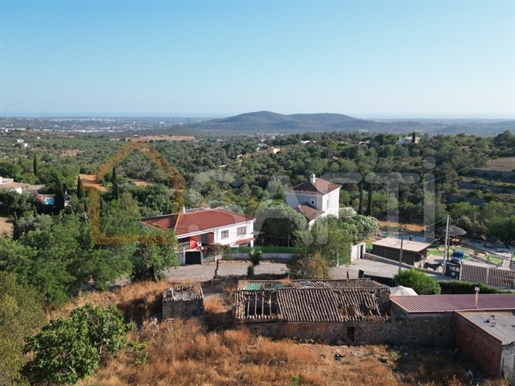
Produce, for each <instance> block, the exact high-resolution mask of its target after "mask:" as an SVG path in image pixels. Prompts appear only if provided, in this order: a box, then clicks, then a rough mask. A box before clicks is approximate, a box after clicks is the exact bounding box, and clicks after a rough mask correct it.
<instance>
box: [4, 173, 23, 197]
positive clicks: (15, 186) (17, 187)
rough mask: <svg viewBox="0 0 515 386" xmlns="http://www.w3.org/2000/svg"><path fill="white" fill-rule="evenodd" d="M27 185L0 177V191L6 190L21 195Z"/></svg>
mask: <svg viewBox="0 0 515 386" xmlns="http://www.w3.org/2000/svg"><path fill="white" fill-rule="evenodd" d="M27 186H29V184H22V183H21V182H14V180H13V179H12V178H5V177H0V189H8V190H12V191H13V192H16V193H19V194H22V193H23V191H24V190H25V188H26V187H27Z"/></svg>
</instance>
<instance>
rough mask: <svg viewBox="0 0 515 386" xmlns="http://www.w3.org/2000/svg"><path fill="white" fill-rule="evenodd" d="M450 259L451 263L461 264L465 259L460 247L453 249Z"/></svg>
mask: <svg viewBox="0 0 515 386" xmlns="http://www.w3.org/2000/svg"><path fill="white" fill-rule="evenodd" d="M451 261H452V262H453V263H458V264H463V262H464V261H465V252H463V251H462V250H461V249H454V250H453V251H452V255H451Z"/></svg>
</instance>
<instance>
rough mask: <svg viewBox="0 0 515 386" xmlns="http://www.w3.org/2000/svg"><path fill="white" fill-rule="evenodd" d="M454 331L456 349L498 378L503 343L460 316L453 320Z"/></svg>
mask: <svg viewBox="0 0 515 386" xmlns="http://www.w3.org/2000/svg"><path fill="white" fill-rule="evenodd" d="M453 329H454V331H455V332H456V333H455V336H454V343H455V344H456V347H458V348H459V349H460V350H461V351H462V352H463V353H464V354H465V356H467V357H468V358H469V359H471V360H472V361H473V362H475V363H476V364H477V365H478V366H479V367H481V369H482V370H483V371H484V372H486V373H487V374H489V375H492V376H495V377H498V376H499V375H500V374H499V372H500V366H501V364H500V362H499V360H500V358H501V350H502V346H501V342H499V341H497V340H496V339H494V338H493V337H492V336H491V335H490V334H487V333H485V332H484V331H482V330H481V329H479V328H477V327H475V326H474V325H472V324H471V323H469V322H468V321H467V320H466V319H464V318H462V317H460V316H459V315H456V317H455V318H454V320H453Z"/></svg>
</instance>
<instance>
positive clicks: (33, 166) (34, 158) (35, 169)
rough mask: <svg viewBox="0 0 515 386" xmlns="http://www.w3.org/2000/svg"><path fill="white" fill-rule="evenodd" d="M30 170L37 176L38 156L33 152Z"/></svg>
mask: <svg viewBox="0 0 515 386" xmlns="http://www.w3.org/2000/svg"><path fill="white" fill-rule="evenodd" d="M32 171H33V172H34V175H35V176H36V177H37V176H38V157H37V155H36V153H34V156H33V158H32Z"/></svg>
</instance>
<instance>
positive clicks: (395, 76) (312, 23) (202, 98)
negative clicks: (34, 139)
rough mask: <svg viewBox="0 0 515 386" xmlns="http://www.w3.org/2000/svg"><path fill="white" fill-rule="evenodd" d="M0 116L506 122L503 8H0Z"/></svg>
mask: <svg viewBox="0 0 515 386" xmlns="http://www.w3.org/2000/svg"><path fill="white" fill-rule="evenodd" d="M0 34H1V35H0V65H1V69H0V70H1V71H0V73H1V77H0V115H14V114H16V115H56V114H59V115H95V114H98V115H160V116H229V115H235V114H240V113H244V112H251V111H259V110H269V111H274V112H277V113H283V114H291V113H317V112H331V113H342V114H348V115H351V116H355V117H359V118H367V117H467V118H469V117H481V118H515V62H514V59H515V1H513V0H508V1H495V0H489V1H467V0H463V1H417V0H412V1H327V2H324V1H259V0H257V1H167V0H163V1H130V0H128V1H95V0H89V1H87V0H86V1H66V0H63V1H23V0H13V1H11V0H0Z"/></svg>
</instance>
